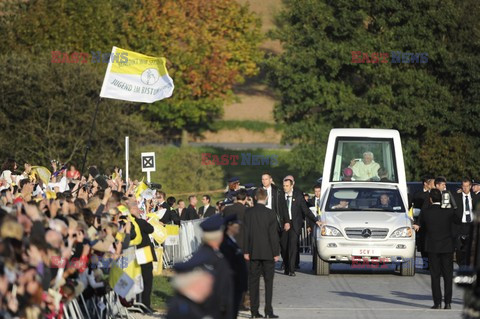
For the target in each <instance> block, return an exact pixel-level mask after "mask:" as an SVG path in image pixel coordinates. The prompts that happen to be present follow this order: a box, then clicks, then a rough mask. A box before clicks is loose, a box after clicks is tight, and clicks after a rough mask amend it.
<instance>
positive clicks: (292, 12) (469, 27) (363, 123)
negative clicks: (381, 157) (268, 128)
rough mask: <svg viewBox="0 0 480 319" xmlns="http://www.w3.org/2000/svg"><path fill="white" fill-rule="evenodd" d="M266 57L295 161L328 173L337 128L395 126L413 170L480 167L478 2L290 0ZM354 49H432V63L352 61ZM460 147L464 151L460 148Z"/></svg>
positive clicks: (453, 172)
mask: <svg viewBox="0 0 480 319" xmlns="http://www.w3.org/2000/svg"><path fill="white" fill-rule="evenodd" d="M284 8H285V9H284V10H283V11H282V12H281V13H280V14H279V15H278V17H277V26H278V29H277V30H276V31H275V32H274V33H273V34H272V36H273V38H275V39H279V40H281V41H282V42H283V47H284V49H285V51H284V53H283V54H281V55H279V56H272V57H271V58H270V59H269V60H268V62H267V67H268V69H269V72H268V78H269V81H270V83H271V85H272V86H273V87H274V88H275V89H276V90H277V91H278V93H279V96H280V103H279V104H278V105H277V106H276V108H275V118H276V120H277V122H279V123H282V124H284V125H285V134H284V141H285V142H297V143H299V144H298V145H299V146H297V147H296V150H297V151H299V156H296V157H291V159H292V165H295V167H298V168H300V169H301V170H302V172H303V174H308V173H311V172H321V169H322V166H323V155H324V154H325V142H326V140H327V136H328V132H329V130H330V129H331V128H334V127H365V128H369V127H372V128H394V129H398V130H399V131H400V133H401V135H402V139H403V146H404V156H405V159H406V164H407V175H408V178H409V179H417V178H419V177H420V176H421V175H423V174H426V173H438V174H440V173H442V174H445V175H446V176H447V177H448V178H450V179H458V178H460V177H461V176H463V175H470V176H472V175H475V176H478V175H479V174H480V168H479V167H478V166H475V165H472V164H473V163H474V159H475V158H478V157H479V155H480V151H478V146H479V141H478V139H477V137H478V135H479V131H480V127H479V126H478V125H477V121H478V118H479V115H480V107H479V102H480V98H479V97H480V90H479V86H480V56H478V52H480V4H479V2H478V1H475V0H467V1H459V0H445V1H433V0H420V1H418V0H415V1H414V0H406V1H393V0H392V1H367V0H363V1H349V0H338V1H325V0H316V1H314V0H287V1H285V6H284ZM352 51H361V52H367V53H369V54H370V57H371V54H372V53H373V52H387V53H389V54H391V52H392V51H402V52H411V53H423V52H426V53H428V62H427V63H391V61H392V57H390V58H389V59H388V60H389V63H361V64H358V63H352ZM460 154H461V155H460Z"/></svg>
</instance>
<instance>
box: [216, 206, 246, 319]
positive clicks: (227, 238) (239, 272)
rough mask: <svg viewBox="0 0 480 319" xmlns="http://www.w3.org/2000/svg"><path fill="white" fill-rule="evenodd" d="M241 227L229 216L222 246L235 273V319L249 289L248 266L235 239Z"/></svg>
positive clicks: (235, 217)
mask: <svg viewBox="0 0 480 319" xmlns="http://www.w3.org/2000/svg"><path fill="white" fill-rule="evenodd" d="M241 227H242V225H241V222H240V221H239V220H238V219H237V216H236V215H235V214H232V215H228V216H227V217H226V218H225V234H224V236H223V242H222V244H221V245H220V251H221V252H222V254H223V256H225V258H226V259H227V261H228V263H229V264H230V268H232V271H233V318H237V316H238V311H239V308H240V303H241V301H242V296H243V294H244V293H245V292H246V291H247V289H248V285H247V284H248V270H247V264H246V262H245V259H244V258H243V252H242V250H241V249H240V247H239V246H238V243H237V240H236V239H235V236H237V235H238V233H239V232H240V228H241Z"/></svg>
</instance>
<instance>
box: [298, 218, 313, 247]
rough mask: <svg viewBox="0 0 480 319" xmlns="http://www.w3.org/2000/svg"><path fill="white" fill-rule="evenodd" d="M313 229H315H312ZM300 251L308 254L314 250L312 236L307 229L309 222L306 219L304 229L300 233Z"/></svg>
mask: <svg viewBox="0 0 480 319" xmlns="http://www.w3.org/2000/svg"><path fill="white" fill-rule="evenodd" d="M312 231H313V230H312ZM299 244H300V250H299V251H300V253H302V254H306V253H311V252H312V237H311V236H310V234H309V233H308V231H307V222H306V221H304V223H303V227H302V231H301V233H300V240H299Z"/></svg>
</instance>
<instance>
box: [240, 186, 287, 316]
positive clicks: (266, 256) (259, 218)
mask: <svg viewBox="0 0 480 319" xmlns="http://www.w3.org/2000/svg"><path fill="white" fill-rule="evenodd" d="M266 197H267V192H266V191H265V190H264V189H263V188H260V189H258V190H257V192H256V200H257V204H256V205H255V206H254V207H250V208H248V209H247V210H246V211H245V241H244V257H245V259H246V260H249V261H250V267H249V273H248V283H249V289H250V309H251V310H250V311H251V313H252V318H263V316H262V315H261V314H260V313H259V312H258V308H259V306H260V298H259V293H260V287H259V285H260V276H261V275H263V279H264V282H265V317H266V318H278V316H276V315H275V314H274V313H273V307H272V296H273V276H274V273H275V262H276V261H278V259H279V258H280V245H279V240H278V230H277V218H276V216H275V213H274V212H273V211H272V210H271V209H269V208H267V207H265V202H266Z"/></svg>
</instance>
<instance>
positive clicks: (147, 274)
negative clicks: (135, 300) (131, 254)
mask: <svg viewBox="0 0 480 319" xmlns="http://www.w3.org/2000/svg"><path fill="white" fill-rule="evenodd" d="M140 267H141V268H142V278H143V292H142V303H143V304H144V305H145V306H147V307H149V308H150V295H151V294H152V286H153V263H148V264H143V265H140Z"/></svg>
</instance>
